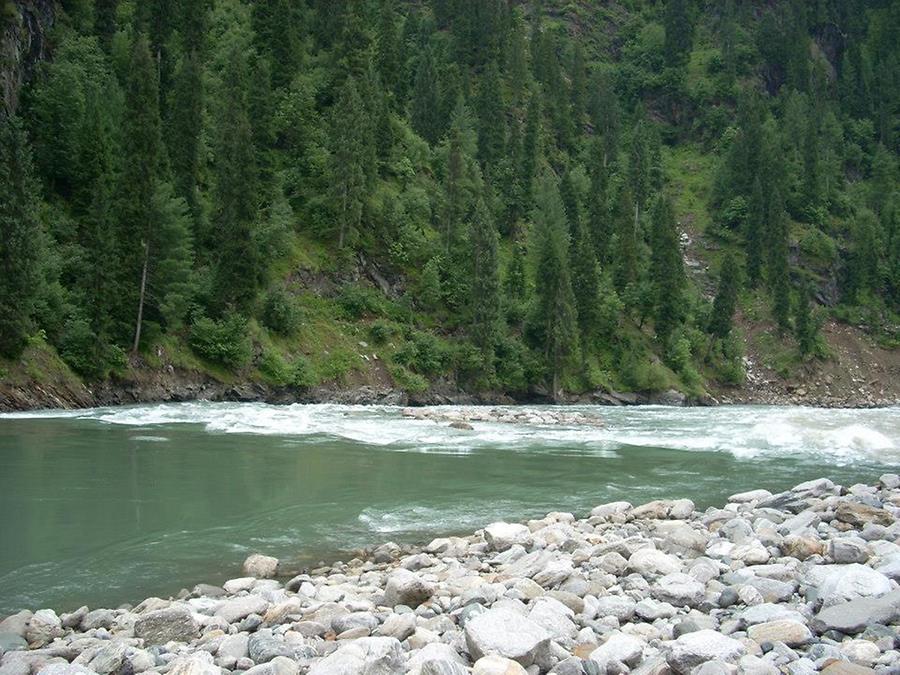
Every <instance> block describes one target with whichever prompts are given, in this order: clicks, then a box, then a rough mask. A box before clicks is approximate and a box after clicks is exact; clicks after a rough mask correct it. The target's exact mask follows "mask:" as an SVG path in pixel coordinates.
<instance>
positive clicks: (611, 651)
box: [589, 632, 644, 672]
mask: <svg viewBox="0 0 900 675" xmlns="http://www.w3.org/2000/svg"><path fill="white" fill-rule="evenodd" d="M643 653H644V642H643V640H639V639H638V638H636V637H634V636H633V635H628V634H626V633H619V632H616V633H613V634H612V635H610V636H609V638H608V639H607V640H606V642H604V643H603V644H602V645H600V646H599V647H597V649H595V650H594V651H592V652H591V655H590V657H589V658H590V660H591V661H593V662H594V663H596V664H597V665H599V666H600V669H601V672H602V671H603V670H604V669H605V668H606V665H607V664H608V663H609V662H610V661H621V662H622V663H624V664H626V665H628V666H632V667H633V666H635V665H637V663H638V662H639V661H640V660H641V656H642V655H643Z"/></svg>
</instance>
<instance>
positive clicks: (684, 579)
mask: <svg viewBox="0 0 900 675" xmlns="http://www.w3.org/2000/svg"><path fill="white" fill-rule="evenodd" d="M650 592H651V594H652V595H653V597H654V598H656V599H657V600H661V601H662V602H668V603H670V604H672V605H675V606H676V607H681V606H684V605H687V606H688V607H696V606H697V605H699V604H700V603H701V602H702V601H703V599H704V598H705V597H706V587H705V586H704V585H703V584H701V583H700V582H699V581H697V580H696V579H694V578H693V577H691V576H688V575H687V574H683V573H681V572H675V573H674V574H667V575H665V576H664V577H662V578H660V579H658V580H657V581H656V583H655V584H654V585H653V586H652V587H651V588H650Z"/></svg>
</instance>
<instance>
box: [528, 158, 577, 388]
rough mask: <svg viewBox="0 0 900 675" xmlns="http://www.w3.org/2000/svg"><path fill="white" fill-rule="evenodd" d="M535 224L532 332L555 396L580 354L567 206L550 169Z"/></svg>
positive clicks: (541, 184) (538, 197)
mask: <svg viewBox="0 0 900 675" xmlns="http://www.w3.org/2000/svg"><path fill="white" fill-rule="evenodd" d="M534 228H535V244H534V255H535V261H536V263H535V278H534V284H535V301H534V306H533V308H532V314H531V318H530V321H529V333H530V335H531V336H532V340H533V341H534V342H535V344H536V346H537V347H538V348H539V349H540V350H541V352H542V353H543V355H544V359H545V361H546V363H547V367H548V368H549V370H550V374H551V380H552V395H553V397H554V398H556V397H557V396H558V394H559V391H560V378H561V377H562V375H563V372H564V371H565V368H566V366H567V365H568V364H569V363H571V362H572V361H573V360H574V359H576V358H577V356H578V312H577V309H576V307H575V297H574V294H573V292H572V282H571V278H570V276H569V242H568V233H567V229H568V228H567V227H566V214H565V209H564V208H563V203H562V199H561V198H560V196H559V187H558V185H557V181H556V178H555V177H553V176H552V175H551V174H550V173H549V172H548V173H547V174H545V175H544V176H543V177H542V178H541V179H540V181H539V183H538V191H537V194H536V197H535V210H534Z"/></svg>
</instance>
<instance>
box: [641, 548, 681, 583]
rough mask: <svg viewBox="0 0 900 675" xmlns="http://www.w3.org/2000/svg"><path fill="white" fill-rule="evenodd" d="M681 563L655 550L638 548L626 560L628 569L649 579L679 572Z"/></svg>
mask: <svg viewBox="0 0 900 675" xmlns="http://www.w3.org/2000/svg"><path fill="white" fill-rule="evenodd" d="M681 568H682V565H681V561H680V560H679V559H678V558H676V557H675V556H671V555H669V554H667V553H663V552H662V551H657V550H656V549H655V548H639V549H638V550H637V551H635V552H634V553H632V554H631V557H630V558H628V569H629V570H630V571H632V572H637V573H638V574H640V575H641V576H644V577H647V578H649V579H655V578H657V577H662V576H665V575H666V574H672V573H673V572H680V571H681Z"/></svg>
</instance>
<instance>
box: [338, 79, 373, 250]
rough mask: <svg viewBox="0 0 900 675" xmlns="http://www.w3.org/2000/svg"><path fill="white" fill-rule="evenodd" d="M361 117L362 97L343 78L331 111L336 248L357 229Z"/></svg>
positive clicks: (361, 192)
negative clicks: (336, 221) (338, 94)
mask: <svg viewBox="0 0 900 675" xmlns="http://www.w3.org/2000/svg"><path fill="white" fill-rule="evenodd" d="M367 125H368V122H367V120H366V118H365V110H364V109H363V104H362V99H360V96H359V92H358V91H357V88H356V82H355V81H354V79H353V78H352V77H349V78H347V81H346V82H345V83H344V86H343V88H342V90H341V93H340V97H339V98H338V100H337V103H336V104H335V106H334V110H333V111H332V122H331V139H332V142H331V170H330V176H331V181H332V189H333V192H334V203H335V213H336V214H337V220H338V242H337V243H338V248H343V247H344V243H345V241H346V238H347V237H348V236H349V235H352V234H355V233H356V232H357V231H358V230H359V226H360V222H361V220H362V213H363V203H364V200H365V188H366V167H365V166H364V164H363V162H364V159H365V157H366V139H365V135H364V134H365V130H366V128H367Z"/></svg>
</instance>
